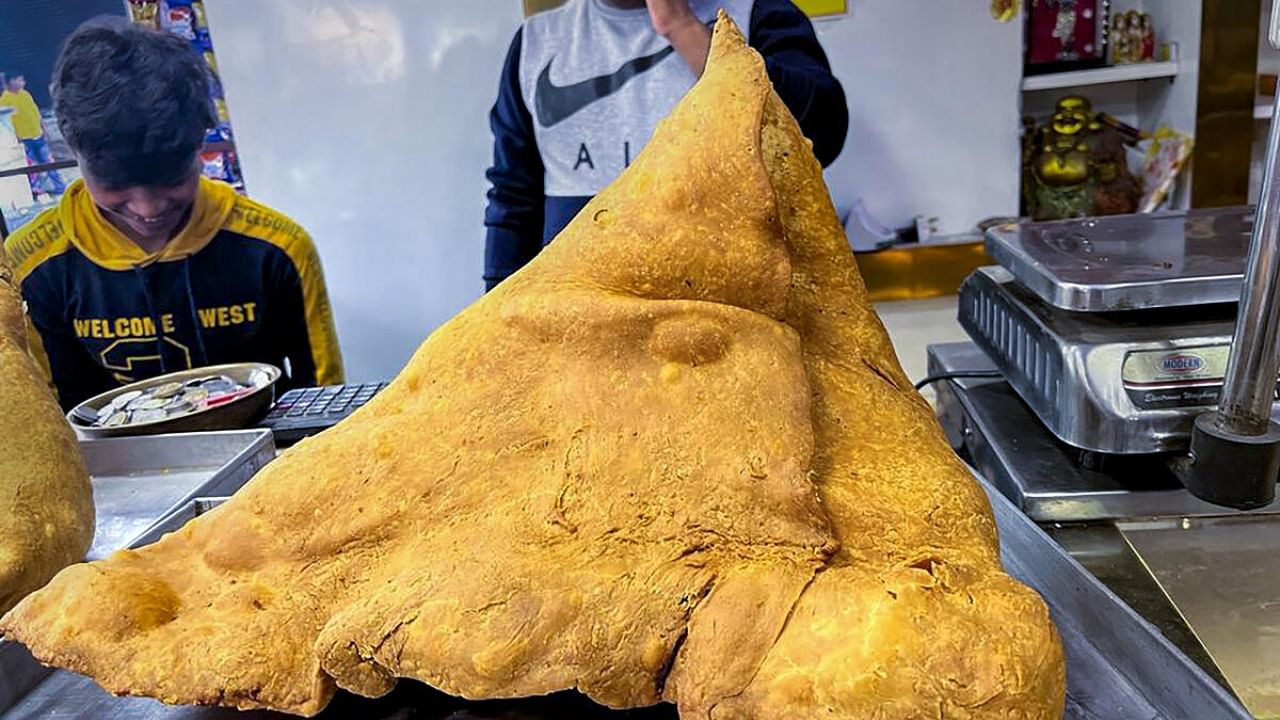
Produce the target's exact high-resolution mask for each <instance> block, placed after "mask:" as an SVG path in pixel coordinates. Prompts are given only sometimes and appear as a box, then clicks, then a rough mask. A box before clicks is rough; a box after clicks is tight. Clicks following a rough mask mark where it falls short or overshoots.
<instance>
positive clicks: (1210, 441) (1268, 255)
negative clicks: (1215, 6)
mask: <svg viewBox="0 0 1280 720" xmlns="http://www.w3.org/2000/svg"><path fill="white" fill-rule="evenodd" d="M1268 35H1269V39H1270V42H1271V47H1273V48H1276V49H1280V0H1272V8H1271V27H1270V28H1269V33H1268ZM1271 117H1272V120H1271V129H1270V130H1269V131H1268V133H1267V151H1266V155H1265V156H1264V162H1265V166H1264V174H1263V179H1262V194H1261V196H1260V197H1259V199H1258V210H1257V214H1256V216H1255V219H1254V223H1253V238H1252V241H1251V242H1250V244H1249V259H1248V262H1247V264H1246V265H1245V271H1244V283H1243V286H1242V287H1241V289H1240V304H1239V310H1238V312H1237V315H1236V329H1235V336H1234V337H1233V338H1232V340H1231V356H1230V359H1229V360H1228V362H1227V372H1226V376H1225V378H1224V379H1223V385H1222V395H1221V396H1220V397H1219V400H1218V409H1217V410H1216V411H1213V412H1208V413H1205V414H1203V415H1200V416H1199V417H1197V418H1196V421H1195V427H1194V429H1193V430H1192V435H1191V453H1190V455H1188V456H1185V457H1181V458H1178V459H1176V460H1174V461H1173V463H1172V466H1173V470H1174V472H1175V473H1176V474H1177V475H1178V478H1179V479H1180V480H1181V481H1182V483H1183V484H1184V485H1186V486H1187V489H1188V490H1190V491H1191V493H1192V494H1193V495H1195V496H1196V497H1199V498H1200V499H1202V500H1206V501H1208V502H1211V503H1215V504H1218V505H1225V506H1227V507H1233V508H1239V509H1242V510H1247V509H1252V508H1258V507H1262V506H1264V505H1268V504H1270V503H1271V501H1272V500H1274V499H1275V492H1276V480H1277V478H1278V477H1280V425H1277V424H1276V423H1275V422H1274V421H1273V420H1272V419H1271V405H1272V403H1273V402H1274V401H1275V397H1276V376H1277V371H1278V370H1280V182H1278V180H1280V178H1278V176H1280V94H1277V95H1276V98H1275V102H1274V104H1273V105H1272V114H1271Z"/></svg>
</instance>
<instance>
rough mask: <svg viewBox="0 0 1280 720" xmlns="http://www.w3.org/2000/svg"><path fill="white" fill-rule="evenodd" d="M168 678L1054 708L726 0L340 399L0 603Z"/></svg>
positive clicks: (57, 639) (225, 687)
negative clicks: (568, 210) (614, 140)
mask: <svg viewBox="0 0 1280 720" xmlns="http://www.w3.org/2000/svg"><path fill="white" fill-rule="evenodd" d="M0 629H2V630H3V631H4V632H6V633H7V634H9V635H10V636H12V637H14V638H16V639H18V640H21V641H22V642H25V643H27V644H28V645H29V646H30V647H31V648H32V649H33V651H34V652H35V653H36V655H38V656H39V657H41V658H43V659H45V660H47V661H50V662H53V663H55V664H57V665H60V666H63V667H68V668H71V669H73V670H77V671H79V672H83V673H86V674H89V675H91V676H93V677H94V678H95V679H97V680H98V681H99V682H100V683H102V684H103V685H104V686H105V687H107V688H108V689H110V690H112V691H115V692H119V693H129V694H142V695H150V696H153V697H158V698H160V699H162V700H165V701H167V702H178V703H222V704H228V705H236V706H239V707H263V706H265V707H274V708H279V709H283V710H288V711H290V712H295V713H302V714H310V713H315V712H317V711H318V710H319V709H321V708H322V707H323V706H324V704H325V703H326V702H327V701H328V699H329V697H330V696H331V694H332V693H333V691H334V687H335V685H336V686H341V687H344V688H348V689H350V690H353V691H355V692H358V693H361V694H364V695H377V694H380V693H384V692H386V691H387V690H389V689H390V688H391V687H392V685H393V684H394V682H395V680H396V678H401V677H408V678H415V679H418V680H422V681H424V682H427V683H430V684H431V685H433V686H435V687H437V688H440V689H442V690H444V691H446V692H449V693H453V694H457V695H461V696H465V697H471V698H497V697H520V696H526V695H534V694H541V693H547V692H551V691H554V690H560V689H566V688H576V689H578V690H580V691H582V692H584V693H586V694H588V695H590V696H591V697H593V698H595V699H596V700H598V701H600V702H603V703H605V704H608V705H611V706H615V707H633V706H639V705H646V704H651V703H655V702H659V701H664V700H665V701H670V702H675V703H677V704H678V705H679V707H680V712H681V715H682V717H685V718H717V719H719V718H787V719H788V720H804V719H807V718H845V719H851V718H866V719H871V718H876V719H877V720H889V719H891V718H904V719H905V718H921V717H931V718H966V719H970V720H977V719H981V718H992V719H994V718H1001V719H1003V720H1012V719H1015V718H1023V719H1027V720H1030V719H1033V718H1034V719H1037V720H1040V719H1048V718H1057V717H1060V716H1061V713H1062V707H1063V693H1064V673H1063V659H1062V651H1061V648H1060V645H1059V643H1058V640H1057V637H1056V634H1055V632H1054V629H1053V626H1052V624H1051V623H1050V620H1049V616H1048V613H1047V610H1046V608H1045V605H1044V604H1043V603H1042V602H1041V600H1040V599H1039V598H1038V597H1037V596H1036V595H1035V594H1034V593H1033V592H1031V591H1030V590H1028V589H1027V588H1025V587H1023V586H1021V585H1019V584H1017V583H1016V582H1014V581H1013V580H1011V579H1010V578H1009V577H1008V576H1006V575H1005V574H1004V573H1003V571H1002V570H1001V566H1000V562H999V556H998V554H997V544H996V536H995V527H994V523H993V520H992V517H991V513H990V509H989V507H988V505H987V501H986V498H985V497H984V495H983V493H982V490H981V489H980V488H979V487H978V486H977V484H976V483H975V482H974V481H973V479H972V478H971V477H970V476H969V475H968V473H967V471H966V469H965V467H964V466H963V465H962V464H961V463H960V461H959V460H957V459H956V457H955V455H954V454H953V453H952V452H951V450H950V449H949V447H948V446H947V444H946V442H945V440H944V439H943V437H942V434H941V432H940V430H939V428H938V425H937V423H936V421H935V420H934V419H933V417H932V414H931V412H930V410H929V408H928V406H927V405H926V404H925V403H924V402H923V401H922V400H921V399H920V397H919V396H918V395H916V393H915V392H914V391H913V390H912V388H911V385H910V384H909V383H908V382H907V380H906V378H905V377H904V376H903V373H902V370H901V369H900V368H899V366H898V363H897V360H896V358H895V356H894V353H893V349H892V347H891V345H890V343H889V340H888V338H887V337H886V335H885V333H884V330H883V328H882V327H881V325H880V323H879V321H878V319H877V318H876V316H875V314H874V313H873V311H872V309H871V307H870V305H869V303H868V301H867V298H866V293H865V290H864V288H863V285H862V281H861V279H860V278H859V276H858V273H857V268H856V267H855V264H854V260H853V257H852V255H851V253H850V251H849V248H848V246H847V244H846V243H845V240H844V234H843V232H842V231H841V228H840V226H839V223H838V221H837V220H836V217H835V213H834V210H833V209H832V207H831V203H830V200H829V198H828V195H827V192H826V189H825V187H824V185H823V183H822V179H821V171H820V169H819V167H818V163H817V161H816V160H815V159H814V157H813V155H812V153H811V151H810V149H809V145H808V143H807V142H806V141H805V140H804V139H803V138H802V136H801V134H800V130H799V128H798V126H797V125H796V123H795V121H794V119H793V118H792V117H791V116H790V115H789V114H788V113H787V111H786V110H785V108H784V107H783V105H782V104H781V103H780V101H779V100H778V99H777V97H776V96H775V95H774V94H773V92H772V90H771V87H770V85H769V81H768V78H767V75H766V73H765V70H764V65H763V62H762V61H761V59H760V57H759V56H758V55H757V54H756V53H755V52H754V51H752V50H750V49H749V48H747V46H746V43H745V42H744V40H743V38H742V36H741V34H740V33H739V32H738V31H737V29H736V28H735V27H733V25H732V23H731V22H730V21H729V20H728V19H727V18H725V17H723V16H722V17H721V20H720V22H719V24H718V26H717V30H716V34H715V38H714V41H713V48H712V54H711V57H710V59H709V60H708V63H707V70H706V73H705V75H704V77H703V78H702V80H701V81H700V82H699V83H698V85H697V86H696V87H695V88H694V89H693V90H692V91H691V92H690V93H689V95H688V96H687V97H686V98H685V99H684V100H683V101H682V102H681V103H680V105H679V106H678V107H677V108H676V110H675V111H674V112H673V114H672V115H671V117H669V118H668V119H667V120H665V121H664V122H663V123H662V125H661V126H660V127H659V128H658V130H657V132H656V133H655V135H654V138H653V140H652V142H651V143H650V145H649V146H648V147H647V148H646V149H645V151H644V153H643V154H642V155H641V157H640V158H638V159H637V161H636V162H635V164H633V165H632V167H631V168H629V169H628V170H627V171H626V172H625V173H624V174H623V175H622V176H621V177H620V178H619V179H618V181H617V182H615V183H614V184H613V185H611V186H610V187H609V188H608V189H606V190H605V191H604V192H602V193H601V194H600V195H599V196H597V197H596V198H595V199H594V200H593V201H592V202H591V203H589V204H588V205H587V206H586V208H585V209H584V210H583V211H582V212H581V213H580V214H579V215H578V217H577V218H576V219H575V220H574V222H573V223H572V224H570V226H569V227H568V228H567V229H566V230H565V231H564V232H563V233H562V234H561V235H560V236H559V237H558V238H557V239H556V241H555V242H554V243H552V244H551V246H550V247H548V248H547V249H546V250H545V251H544V252H543V253H542V254H541V255H540V256H539V257H538V258H536V259H535V260H534V261H533V262H532V263H531V264H530V265H528V266H527V267H526V268H525V269H524V270H522V271H521V272H519V273H517V274H516V275H514V276H512V277H511V278H510V279H509V280H507V281H506V282H504V283H503V284H502V285H501V286H500V287H498V288H497V289H496V290H494V291H493V292H491V293H489V294H488V295H486V296H485V297H484V298H483V299H481V300H480V301H478V302H477V303H475V304H474V305H472V306H471V307H470V308H468V309H467V310H465V311H463V312H462V313H461V314H460V315H458V316H457V317H456V318H454V319H453V320H452V321H450V322H449V323H447V324H446V325H445V326H443V327H441V328H440V329H439V330H437V331H436V332H435V333H433V334H432V335H431V337H430V338H428V340H427V341H426V343H425V344H424V345H423V346H422V348H421V349H420V350H419V351H418V353H417V354H416V355H415V357H414V358H413V360H412V361H411V362H410V363H409V365H408V366H407V367H406V368H405V370H404V371H403V372H402V373H401V374H400V376H399V377H398V378H397V379H396V381H395V382H394V383H393V384H392V385H391V386H390V387H389V388H388V389H387V390H386V391H384V392H383V393H382V394H381V395H379V396H378V397H377V398H376V399H375V400H374V401H373V402H372V403H370V404H369V405H368V406H366V407H365V408H363V409H361V410H360V411H359V412H357V413H356V414H355V415H354V416H353V417H352V418H350V419H349V420H348V421H346V422H344V423H342V424H341V425H339V426H337V427H336V428H334V429H332V430H330V431H328V432H326V433H323V434H321V435H320V436H318V437H316V438H314V439H312V440H310V441H308V442H305V443H303V444H302V445H300V446H298V447H297V448H295V449H294V450H292V451H290V452H289V453H287V454H285V455H284V456H283V457H282V458H280V459H279V460H277V461H276V462H275V463H273V464H272V465H271V466H269V467H268V468H266V469H265V470H264V471H263V472H262V473H260V474H259V475H258V477H257V478H255V479H254V480H253V481H252V482H251V483H250V484H249V485H248V486H246V487H245V488H244V489H243V490H242V491H241V492H240V493H238V494H237V495H236V497H234V498H233V499H232V500H231V501H230V502H228V503H227V504H226V505H224V506H223V507H221V508H220V509H218V510H216V511H215V512H213V513H210V514H209V515H207V516H205V517H203V518H201V519H199V520H196V521H194V522H192V523H191V524H189V525H188V526H187V527H186V528H184V529H183V530H182V531H180V532H178V533H175V534H174V535H171V536H169V537H167V538H165V539H164V540H162V541H161V542H159V543H157V544H156V545H154V546H152V547H149V548H145V549H143V550H140V551H137V552H122V553H118V554H117V555H115V556H113V557H112V558H110V559H108V560H106V561H103V562H100V563H94V564H93V565H88V566H76V567H73V568H71V569H68V570H67V571H65V572H64V573H63V574H62V575H61V576H59V577H58V578H57V579H56V580H55V581H54V582H53V583H52V584H51V585H50V587H49V588H47V589H46V590H44V591H42V592H40V593H38V594H36V595H34V596H32V597H31V598H29V599H28V600H27V601H26V602H25V603H23V604H22V605H21V606H19V607H18V608H17V609H16V610H15V611H13V612H12V613H11V614H10V615H9V616H7V617H6V618H4V620H3V621H2V622H0Z"/></svg>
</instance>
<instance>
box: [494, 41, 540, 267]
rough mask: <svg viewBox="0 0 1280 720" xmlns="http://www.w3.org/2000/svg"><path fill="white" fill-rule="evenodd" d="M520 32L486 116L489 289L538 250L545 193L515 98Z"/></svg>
mask: <svg viewBox="0 0 1280 720" xmlns="http://www.w3.org/2000/svg"><path fill="white" fill-rule="evenodd" d="M521 35H522V33H521V32H520V31H517V32H516V36H515V38H514V39H513V40H512V41H511V49H510V50H509V51H508V52H507V60H506V63H505V64H504V65H503V68H502V79H501V82H500V83H499V85H498V100H497V102H495V103H494V105H493V110H492V111H490V113H489V126H490V128H492V130H493V165H492V166H491V167H490V168H489V170H488V172H486V173H485V177H487V178H489V195H488V197H489V205H488V207H487V208H485V212H484V225H485V229H486V230H485V241H484V284H485V289H486V290H492V289H493V287H494V286H495V285H497V284H498V283H500V282H502V281H503V280H505V279H506V278H507V276H508V275H511V274H512V273H514V272H515V271H517V270H519V269H520V268H521V267H523V266H524V264H525V263H527V262H529V261H530V260H532V259H533V257H534V256H535V255H537V254H538V251H539V250H541V249H542V224H543V212H544V204H545V202H546V192H545V189H544V185H543V182H544V178H543V167H542V155H541V154H540V153H539V152H538V143H537V140H536V139H535V138H534V135H533V117H532V116H531V115H530V114H529V108H528V107H526V106H525V103H524V98H523V97H522V95H521V93H520V43H521Z"/></svg>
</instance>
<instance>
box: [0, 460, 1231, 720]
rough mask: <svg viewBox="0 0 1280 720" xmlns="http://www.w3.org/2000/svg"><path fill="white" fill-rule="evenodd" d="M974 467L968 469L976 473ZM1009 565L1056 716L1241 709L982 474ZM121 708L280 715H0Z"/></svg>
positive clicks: (440, 704) (568, 696)
mask: <svg viewBox="0 0 1280 720" xmlns="http://www.w3.org/2000/svg"><path fill="white" fill-rule="evenodd" d="M975 477H977V476H976V475H975ZM979 482H981V484H982V486H983V489H985V490H986V492H987V495H988V497H990V499H991V504H992V509H993V510H994V511H995V517H996V524H997V526H998V528H999V531H1000V550H1001V555H1002V556H1003V558H1004V563H1005V567H1006V569H1007V570H1008V571H1009V573H1010V574H1011V575H1013V576H1014V577H1016V578H1018V579H1019V580H1021V581H1023V582H1024V583H1026V584H1028V585H1030V586H1031V587H1033V588H1035V589H1036V590H1037V591H1039V592H1040V594H1041V595H1042V596H1044V597H1045V599H1046V600H1047V601H1048V603H1049V606H1050V611H1051V612H1052V614H1053V618H1054V622H1055V623H1057V626H1058V631H1059V633H1061V635H1062V641H1063V645H1064V647H1065V648H1066V654H1067V706H1066V713H1065V718H1066V719H1067V720H1110V719H1112V718H1142V719H1143V720H1207V719H1208V718H1213V719H1214V720H1251V716H1250V715H1249V714H1248V712H1246V711H1245V709H1244V708H1243V707H1242V706H1241V705H1240V704H1239V702H1237V701H1236V700H1235V698H1234V697H1233V696H1231V695H1230V694H1229V693H1228V692H1227V691H1226V690H1224V689H1223V688H1222V686H1220V685H1218V684H1217V683H1216V682H1214V680H1212V679H1211V678H1210V677H1209V676H1208V675H1206V674H1205V672H1204V671H1203V670H1201V669H1200V668H1199V667H1198V666H1197V665H1196V664H1195V663H1193V662H1192V661H1191V660H1189V659H1188V658H1187V657H1186V656H1185V655H1183V654H1182V653H1181V652H1179V651H1178V650H1177V648H1175V647H1174V646H1173V645H1172V644H1170V643H1169V641H1168V640H1166V639H1165V638H1164V637H1163V636H1162V635H1161V634H1160V633H1159V631H1158V630H1156V628H1155V627H1154V626H1153V625H1151V624H1150V623H1148V622H1146V621H1145V620H1143V619H1142V618H1141V617H1139V616H1138V614H1137V613H1135V612H1134V611H1133V610H1131V609H1130V608H1129V607H1128V606H1127V605H1125V604H1124V603H1123V602H1122V601H1121V600H1120V599H1119V598H1118V597H1116V595H1115V594H1113V593H1112V592H1111V591H1110V590H1108V589H1107V588H1106V587H1105V586H1103V585H1102V583H1100V582H1099V581H1098V580H1097V579H1095V578H1094V577H1093V576H1092V575H1090V574H1089V573H1088V572H1086V571H1085V570H1084V568H1082V567H1081V566H1080V565H1079V564H1078V563H1077V562H1076V561H1075V560H1073V559H1072V558H1071V557H1070V556H1068V555H1067V554H1066V553H1065V552H1064V551H1063V550H1062V548H1061V547H1059V546H1058V545H1057V544H1056V543H1054V542H1053V540H1051V539H1049V537H1048V536H1047V535H1045V534H1044V532H1043V531H1042V530H1040V528H1039V527H1037V526H1036V525H1035V523H1033V522H1032V521H1031V520H1030V519H1028V518H1027V516H1026V515H1023V514H1022V513H1021V512H1020V511H1019V510H1018V509H1017V508H1016V507H1014V506H1013V504H1012V503H1010V502H1009V501H1008V500H1006V499H1005V498H1004V496H1002V495H1001V494H1000V493H999V491H997V490H996V489H995V488H993V487H992V486H991V485H990V484H988V483H987V482H986V481H985V480H982V479H981V478H979ZM217 502H218V500H217V499H207V500H195V501H192V502H190V503H188V504H187V505H186V506H185V507H183V508H182V509H181V510H180V511H179V512H177V513H175V514H174V515H172V516H170V517H169V518H168V519H167V520H166V521H165V522H163V523H161V524H159V525H157V526H156V527H154V528H152V529H151V531H150V532H148V533H147V535H146V537H144V538H140V539H139V540H140V543H141V544H145V542H149V541H154V540H156V539H159V538H160V536H161V535H163V534H164V533H166V532H172V531H173V530H176V529H178V528H180V527H182V525H183V524H185V523H186V522H187V521H189V520H190V519H191V518H193V517H196V516H197V515H198V514H200V513H201V512H203V511H204V510H205V509H207V508H208V507H210V506H212V505H215V504H217ZM48 717H57V718H64V719H71V718H85V719H86V720H88V719H89V718H106V717H128V718H135V719H136V720H244V719H246V718H248V719H251V720H266V719H271V720H277V719H278V720H284V718H287V717H289V716H285V715H281V714H278V713H271V712H249V713H245V712H240V711H236V710H230V709H226V708H201V707H170V706H166V705H162V704H160V703H159V702H157V701H155V700H149V699H145V698H117V697H113V696H111V695H109V694H108V693H106V692H105V691H103V690H102V689H101V688H99V687H98V686H97V685H95V684H94V683H93V681H91V680H89V679H88V678H85V677H83V676H80V675H75V674H73V673H69V672H65V671H58V672H55V673H53V674H52V675H51V676H50V677H49V678H48V679H47V680H45V681H44V682H43V683H41V684H40V685H39V686H38V687H36V688H35V689H34V690H33V691H32V692H30V693H29V694H28V695H27V696H26V697H25V698H23V699H22V701H21V702H19V703H18V704H17V705H15V706H14V707H13V708H12V709H11V710H9V712H7V713H5V714H4V715H2V716H0V720H36V719H37V718H48ZM319 717H321V718H326V719H336V718H352V717H359V718H369V719H371V720H382V719H385V720H393V719H396V720H398V719H400V718H414V719H415V720H560V719H561V718H585V719H588V720H590V719H593V718H599V720H674V719H675V718H676V717H677V715H676V712H675V710H674V708H672V707H671V706H659V707H653V708H646V709H643V710H633V711H625V712H620V711H609V710H605V709H604V708H601V707H599V706H596V705H594V704H592V703H591V702H589V701H587V700H586V699H584V698H583V697H581V696H579V695H576V694H574V693H559V694H556V695H551V696H548V697H542V698H530V699H524V700H513V701H499V702H483V703H475V702H466V701H463V700H460V699H457V698H452V697H449V696H446V695H444V694H442V693H439V692H437V691H435V690H432V689H431V688H429V687H427V686H425V685H423V684H421V683H415V682H409V681H405V682H401V683H399V685H398V686H397V688H396V689H395V690H394V691H393V692H392V693H390V694H389V695H387V696H385V697H383V698H379V699H377V700H369V699H365V698H359V697H356V696H353V695H349V694H346V693H339V694H338V696H337V697H336V698H335V699H334V701H333V703H331V704H330V705H329V707H328V708H327V709H326V710H325V711H324V712H323V713H321V714H320V716H319Z"/></svg>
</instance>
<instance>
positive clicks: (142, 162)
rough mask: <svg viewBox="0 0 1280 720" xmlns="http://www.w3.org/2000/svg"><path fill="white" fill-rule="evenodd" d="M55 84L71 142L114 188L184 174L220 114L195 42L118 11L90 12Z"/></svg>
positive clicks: (171, 181) (56, 106) (175, 179)
mask: <svg viewBox="0 0 1280 720" xmlns="http://www.w3.org/2000/svg"><path fill="white" fill-rule="evenodd" d="M51 90H52V93H53V110H54V114H55V115H56V117H57V119H58V128H59V129H60V130H61V131H62V135H63V137H64V138H66V141H67V144H68V145H70V146H71V149H72V150H74V151H75V153H76V156H77V157H78V159H79V160H80V165H81V167H82V168H83V169H84V171H85V172H86V173H87V174H89V175H90V176H91V177H93V178H94V179H95V180H97V181H98V182H100V183H102V184H104V185H106V186H107V187H110V188H127V187H136V186H139V185H144V186H163V185H176V184H178V183H180V182H182V181H183V180H185V179H186V178H188V177H190V173H191V172H192V168H193V167H194V163H195V156H196V153H197V152H198V151H199V149H200V146H201V145H202V144H203V143H204V137H205V131H206V130H208V129H209V128H211V127H213V125H214V124H215V123H216V122H217V116H216V115H215V114H214V110H213V103H212V101H211V100H210V98H209V75H208V69H207V68H206V67H205V65H204V63H203V62H201V60H200V57H199V56H198V55H196V53H195V52H194V51H193V50H192V49H191V47H190V46H189V45H188V44H187V43H186V42H184V41H183V40H182V39H180V38H178V37H177V36H174V35H170V34H168V33H161V32H158V31H155V30H148V29H145V28H142V27H139V26H137V25H134V24H133V23H131V22H129V21H128V20H126V19H124V18H119V17H102V18H95V19H93V20H90V21H88V22H86V23H84V24H83V25H81V26H80V27H79V28H77V29H76V31H75V32H73V33H72V34H71V36H70V37H68V38H67V41H66V43H64V44H63V46H62V52H61V53H60V54H59V55H58V62H57V64H56V65H55V66H54V70H53V86H52V88H51Z"/></svg>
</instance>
